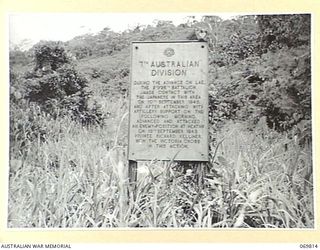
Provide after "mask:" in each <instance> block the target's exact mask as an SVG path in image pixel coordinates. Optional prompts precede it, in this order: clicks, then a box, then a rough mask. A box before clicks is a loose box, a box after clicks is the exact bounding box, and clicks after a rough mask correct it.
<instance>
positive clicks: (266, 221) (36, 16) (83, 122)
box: [6, 12, 315, 230]
mask: <svg viewBox="0 0 320 250" xmlns="http://www.w3.org/2000/svg"><path fill="white" fill-rule="evenodd" d="M311 20H312V14H310V13H272V14H270V13H268V14H261V13H259V14H256V13H252V14H235V13H206V14H202V13H160V12H159V13H90V14H89V13H11V14H10V15H8V25H9V41H8V58H9V83H8V84H9V87H8V89H9V90H10V98H9V110H8V113H9V120H10V124H9V145H8V147H9V149H8V152H9V167H8V171H7V174H8V176H7V177H6V178H7V179H8V190H6V192H7V198H8V199H7V219H6V220H7V228H9V229H16V228H18V229H21V228H24V229H35V228H40V229H71V228H76V229H89V228H92V229H103V230H110V229H124V228H125V229H127V228H130V229H135V230H138V229H139V228H140V229H141V228H144V229H146V228H147V229H148V228H150V229H154V228H159V229H161V230H166V229H190V228H191V229H201V228H202V229H203V228H205V229H216V230H217V229H218V230H222V229H230V228H231V229H234V228H237V229H239V230H241V229H250V228H252V229H268V230H269V229H314V228H315V212H314V211H315V208H314V205H315V204H314V185H315V183H314V174H313V158H312V157H313V154H312V150H313V147H312V144H313V142H312V128H313V127H312V108H311V103H312V81H311V80H312V67H311V65H312V57H313V53H312V25H311V24H312V21H311Z"/></svg>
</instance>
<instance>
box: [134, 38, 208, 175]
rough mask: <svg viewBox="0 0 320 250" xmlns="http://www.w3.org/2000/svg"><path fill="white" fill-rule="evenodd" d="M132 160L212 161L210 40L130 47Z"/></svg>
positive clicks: (137, 44)
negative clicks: (208, 42)
mask: <svg viewBox="0 0 320 250" xmlns="http://www.w3.org/2000/svg"><path fill="white" fill-rule="evenodd" d="M128 159H129V172H131V174H129V176H131V177H133V176H134V175H135V174H132V173H134V172H135V171H136V170H134V169H132V168H136V164H135V163H134V162H137V161H144V160H155V159H156V160H167V161H169V160H175V161H191V162H195V163H197V164H199V163H205V162H207V161H208V48H207V43H206V42H198V41H181V42H180V41H177V42H133V43H132V48H131V86H130V119H129V150H128ZM131 181H132V180H131Z"/></svg>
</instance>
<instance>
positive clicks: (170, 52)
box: [163, 48, 174, 57]
mask: <svg viewBox="0 0 320 250" xmlns="http://www.w3.org/2000/svg"><path fill="white" fill-rule="evenodd" d="M163 54H164V55H165V56H167V57H171V56H173V55H174V49H173V48H166V49H165V50H164V51H163Z"/></svg>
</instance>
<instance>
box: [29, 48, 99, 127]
mask: <svg viewBox="0 0 320 250" xmlns="http://www.w3.org/2000/svg"><path fill="white" fill-rule="evenodd" d="M35 61H36V66H35V69H34V71H32V72H29V73H28V74H27V76H26V78H27V79H26V84H27V85H28V86H29V89H28V93H27V95H26V97H27V99H28V100H29V101H31V102H36V103H38V104H39V105H40V106H41V109H42V110H43V111H45V112H47V113H49V114H51V115H52V116H53V117H54V118H56V117H57V116H65V115H70V116H71V117H72V118H73V119H75V120H78V121H80V122H82V123H83V124H87V123H100V122H101V121H102V114H101V112H100V111H99V107H97V106H94V107H93V108H89V105H88V100H89V98H90V94H91V93H90V91H89V90H88V88H87V86H88V82H87V80H86V79H85V78H84V77H83V76H81V74H79V73H78V72H77V71H76V70H75V68H74V66H73V65H72V64H71V62H70V59H69V57H68V55H67V53H66V52H65V50H64V48H63V47H62V46H61V44H60V43H55V42H49V43H45V44H40V45H37V46H36V47H35Z"/></svg>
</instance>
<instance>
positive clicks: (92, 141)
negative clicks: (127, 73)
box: [8, 101, 314, 228]
mask: <svg viewBox="0 0 320 250" xmlns="http://www.w3.org/2000/svg"><path fill="white" fill-rule="evenodd" d="M107 107H108V108H109V109H110V110H109V112H110V113H111V116H110V117H109V118H108V119H107V121H106V124H105V126H104V127H97V126H91V127H90V126H89V127H83V126H81V125H79V124H77V123H76V122H74V121H72V120H70V119H68V117H65V118H59V119H57V120H52V119H49V118H48V117H47V116H46V115H45V114H44V113H42V112H41V110H39V109H37V107H36V106H31V109H30V110H28V112H24V111H21V110H20V111H21V112H20V113H19V110H15V113H14V116H15V119H13V120H12V124H11V127H12V132H11V145H10V170H9V202H8V227H26V228H33V227H41V228H65V227H86V228H87V227H102V228H104V227H105V228H111V227H208V228H221V227H224V228H228V227H255V228H312V227H313V226H314V212H313V211H314V208H313V182H312V159H311V149H310V148H309V147H308V146H307V145H303V146H301V145H299V144H298V143H297V140H295V139H294V138H293V139H288V136H286V135H283V134H278V133H276V132H273V131H271V130H269V129H268V128H266V126H257V127H256V128H255V129H254V130H253V131H249V130H248V129H246V127H245V125H243V124H239V123H231V122H230V123H227V124H226V125H225V126H224V128H223V129H222V130H221V131H220V132H219V134H218V135H217V136H216V141H217V143H216V145H213V147H212V149H211V150H212V152H211V159H210V162H209V163H208V165H207V168H208V169H207V173H206V175H205V178H204V185H203V186H202V187H201V188H199V184H198V181H197V176H196V173H197V170H196V169H195V167H194V166H192V165H190V166H189V167H187V168H188V169H186V167H185V166H184V167H183V166H182V165H181V164H179V163H177V162H159V161H152V162H144V163H141V164H140V165H139V171H138V181H137V183H136V185H133V184H132V183H129V180H128V163H127V160H126V152H127V114H126V112H127V108H126V105H123V103H122V101H119V103H117V104H116V105H113V106H112V105H111V104H110V105H107ZM28 116H33V121H31V122H30V121H29V119H30V117H28ZM19 121H20V122H19ZM27 121H29V123H28V122H27ZM36 124H37V126H38V127H34V126H35V125H36ZM21 126H22V127H21ZM28 126H30V127H28ZM32 126H33V127H32ZM42 130H44V131H43V132H41V131H42ZM32 131H37V133H34V134H32V133H31V132H32ZM134 187H136V188H135V190H134Z"/></svg>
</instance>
